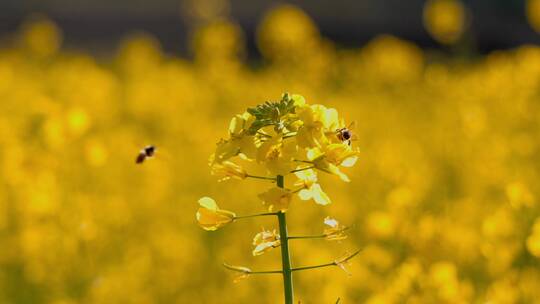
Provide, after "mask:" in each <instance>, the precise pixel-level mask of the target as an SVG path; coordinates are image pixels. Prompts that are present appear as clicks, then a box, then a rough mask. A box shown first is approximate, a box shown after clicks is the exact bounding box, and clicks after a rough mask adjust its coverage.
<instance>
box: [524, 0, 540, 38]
mask: <svg viewBox="0 0 540 304" xmlns="http://www.w3.org/2000/svg"><path fill="white" fill-rule="evenodd" d="M526 10H527V11H526V13H527V20H528V21H529V24H530V25H531V27H532V28H533V29H534V30H535V31H536V32H538V33H540V0H527V5H526Z"/></svg>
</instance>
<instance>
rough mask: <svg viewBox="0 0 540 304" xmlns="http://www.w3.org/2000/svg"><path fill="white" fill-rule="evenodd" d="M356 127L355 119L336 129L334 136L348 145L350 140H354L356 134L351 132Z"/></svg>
mask: <svg viewBox="0 0 540 304" xmlns="http://www.w3.org/2000/svg"><path fill="white" fill-rule="evenodd" d="M355 127H356V121H353V122H351V123H350V124H349V126H348V127H345V128H341V129H337V130H336V136H337V138H338V139H339V140H340V141H342V142H347V143H348V144H349V146H350V145H351V141H353V140H356V134H353V132H352V130H353V129H354V128H355Z"/></svg>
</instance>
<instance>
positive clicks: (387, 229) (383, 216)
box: [367, 211, 395, 238]
mask: <svg viewBox="0 0 540 304" xmlns="http://www.w3.org/2000/svg"><path fill="white" fill-rule="evenodd" d="M367 228H368V231H369V232H370V233H371V234H372V235H373V236H375V237H379V238H388V237H390V236H392V235H393V234H394V231H395V222H394V219H393V218H392V216H391V215H390V214H388V213H386V212H382V211H378V212H373V213H372V214H370V215H369V216H368V218H367Z"/></svg>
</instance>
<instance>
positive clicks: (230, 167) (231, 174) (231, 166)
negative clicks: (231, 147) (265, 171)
mask: <svg viewBox="0 0 540 304" xmlns="http://www.w3.org/2000/svg"><path fill="white" fill-rule="evenodd" d="M212 175H216V176H218V177H220V179H219V181H225V180H228V179H231V178H235V179H245V178H246V177H247V173H246V170H244V169H243V168H242V167H240V166H239V165H237V164H235V163H233V162H230V161H224V162H222V163H214V164H212Z"/></svg>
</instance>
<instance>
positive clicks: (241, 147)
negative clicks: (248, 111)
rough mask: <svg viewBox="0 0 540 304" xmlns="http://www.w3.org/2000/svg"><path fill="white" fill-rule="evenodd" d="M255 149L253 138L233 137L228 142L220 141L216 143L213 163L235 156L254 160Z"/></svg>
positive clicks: (244, 136) (245, 136)
mask: <svg viewBox="0 0 540 304" xmlns="http://www.w3.org/2000/svg"><path fill="white" fill-rule="evenodd" d="M256 151H257V147H256V146H255V138H254V137H253V136H247V135H242V136H233V137H231V138H230V139H228V140H224V139H222V140H221V141H220V142H218V143H217V147H216V152H215V153H214V161H215V162H218V163H219V162H223V161H226V160H228V159H229V158H231V157H234V156H236V155H241V156H243V157H245V158H247V159H253V158H255V153H256Z"/></svg>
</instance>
